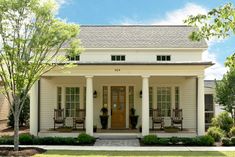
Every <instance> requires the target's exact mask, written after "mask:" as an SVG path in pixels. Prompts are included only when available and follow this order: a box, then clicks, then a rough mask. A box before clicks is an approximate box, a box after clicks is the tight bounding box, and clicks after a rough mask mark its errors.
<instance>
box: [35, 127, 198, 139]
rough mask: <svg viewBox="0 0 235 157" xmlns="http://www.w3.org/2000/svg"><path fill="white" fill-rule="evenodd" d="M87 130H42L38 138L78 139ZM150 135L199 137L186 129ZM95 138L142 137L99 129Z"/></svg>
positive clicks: (134, 132) (130, 131) (131, 131)
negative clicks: (60, 137)
mask: <svg viewBox="0 0 235 157" xmlns="http://www.w3.org/2000/svg"><path fill="white" fill-rule="evenodd" d="M85 132H86V131H85V130H73V131H71V132H59V131H56V130H55V131H54V130H41V131H40V132H39V133H38V136H42V137H46V136H62V137H68V136H69V137H77V136H78V134H79V133H85ZM149 134H151V135H157V136H158V137H172V136H178V137H194V136H196V135H197V133H196V131H195V130H190V129H184V130H182V131H179V132H175V133H168V132H165V131H164V130H158V129H157V130H152V129H150V130H149ZM94 136H95V137H106V136H107V137H124V136H125V137H142V135H141V132H139V129H97V132H94Z"/></svg>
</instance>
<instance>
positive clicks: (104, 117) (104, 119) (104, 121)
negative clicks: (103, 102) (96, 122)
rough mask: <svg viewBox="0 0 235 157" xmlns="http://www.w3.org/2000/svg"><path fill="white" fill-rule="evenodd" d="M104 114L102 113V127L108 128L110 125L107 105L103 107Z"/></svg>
mask: <svg viewBox="0 0 235 157" xmlns="http://www.w3.org/2000/svg"><path fill="white" fill-rule="evenodd" d="M100 111H101V112H102V115H100V123H101V125H102V129H107V127H108V118H109V116H108V109H107V107H102V108H101V110H100Z"/></svg>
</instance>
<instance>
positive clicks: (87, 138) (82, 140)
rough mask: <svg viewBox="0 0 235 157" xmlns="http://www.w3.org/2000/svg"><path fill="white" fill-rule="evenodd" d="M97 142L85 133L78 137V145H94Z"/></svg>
mask: <svg viewBox="0 0 235 157" xmlns="http://www.w3.org/2000/svg"><path fill="white" fill-rule="evenodd" d="M94 142H95V138H94V137H92V136H90V135H87V134H85V133H82V134H79V135H78V143H79V144H93V143H94Z"/></svg>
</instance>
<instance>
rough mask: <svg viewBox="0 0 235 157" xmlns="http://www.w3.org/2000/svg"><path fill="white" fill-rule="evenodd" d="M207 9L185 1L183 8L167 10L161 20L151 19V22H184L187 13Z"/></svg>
mask: <svg viewBox="0 0 235 157" xmlns="http://www.w3.org/2000/svg"><path fill="white" fill-rule="evenodd" d="M207 11H208V10H207V9H206V8H205V7H202V6H200V5H197V4H194V3H187V4H186V5H185V6H184V7H183V8H181V9H177V10H174V11H171V12H167V13H166V15H165V18H164V19H162V20H153V21H152V24H160V25H166V24H167V25H168V24H174V25H177V24H184V23H183V21H184V20H185V19H186V18H187V17H188V16H189V15H197V14H206V13H207Z"/></svg>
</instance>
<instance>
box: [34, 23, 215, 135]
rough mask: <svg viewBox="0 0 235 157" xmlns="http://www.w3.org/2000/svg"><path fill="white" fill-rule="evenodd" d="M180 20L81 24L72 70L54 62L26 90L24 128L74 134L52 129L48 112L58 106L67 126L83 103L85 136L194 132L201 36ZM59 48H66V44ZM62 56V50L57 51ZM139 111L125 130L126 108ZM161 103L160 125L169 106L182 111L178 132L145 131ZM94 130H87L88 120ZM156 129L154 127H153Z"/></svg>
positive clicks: (199, 104)
mask: <svg viewBox="0 0 235 157" xmlns="http://www.w3.org/2000/svg"><path fill="white" fill-rule="evenodd" d="M193 30H194V28H192V27H188V26H183V25H179V26H178V25H176V26H172V25H169V26H167V25H165V26H163V25H128V26H123V25H98V26H97V25H90V26H87V25H84V26H81V32H80V35H79V39H81V42H82V45H83V47H84V48H85V51H84V52H82V53H81V54H80V55H79V56H77V57H73V58H71V60H72V61H73V62H75V63H77V66H75V67H72V68H63V65H58V66H57V67H56V68H54V69H53V70H52V71H50V72H47V73H46V74H44V75H43V76H42V77H41V79H40V81H39V82H38V83H36V84H35V85H34V87H33V88H32V90H31V107H30V133H31V134H33V135H38V136H77V135H78V133H79V132H82V130H75V131H72V132H69V133H64V132H63V133H61V132H58V131H56V130H55V131H54V130H53V129H52V128H53V127H54V119H53V117H54V110H55V109H57V108H61V109H64V114H65V125H66V126H70V127H73V117H74V116H75V114H76V110H77V109H85V112H86V116H85V132H86V133H88V134H90V135H95V136H99V135H105V134H135V135H139V136H144V135H148V134H157V135H159V136H197V135H203V134H204V132H205V106H204V70H205V69H206V68H208V67H209V66H211V65H213V63H212V62H204V61H202V53H203V52H204V51H205V50H206V49H207V44H206V42H205V41H204V40H202V41H200V42H193V41H191V40H190V39H189V35H190V33H191V32H192V31H193ZM65 48H66V47H65ZM60 54H61V55H65V51H63V50H62V51H61V53H60ZM102 107H107V108H108V115H109V117H108V129H106V130H104V129H100V128H101V123H100V117H99V116H100V114H101V112H100V110H101V108H102ZM131 108H134V109H135V110H136V115H138V116H139V118H138V124H137V128H138V127H139V126H142V132H138V130H137V129H136V130H135V129H129V128H130V118H129V117H130V109H131ZM154 109H160V113H161V116H162V118H163V121H164V126H165V127H166V126H171V117H172V113H173V109H182V117H183V121H182V123H183V130H182V131H179V132H177V133H165V132H164V131H161V130H159V129H152V113H151V111H152V110H154ZM94 125H96V126H97V128H98V131H97V132H93V126H94ZM156 128H157V127H156Z"/></svg>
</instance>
